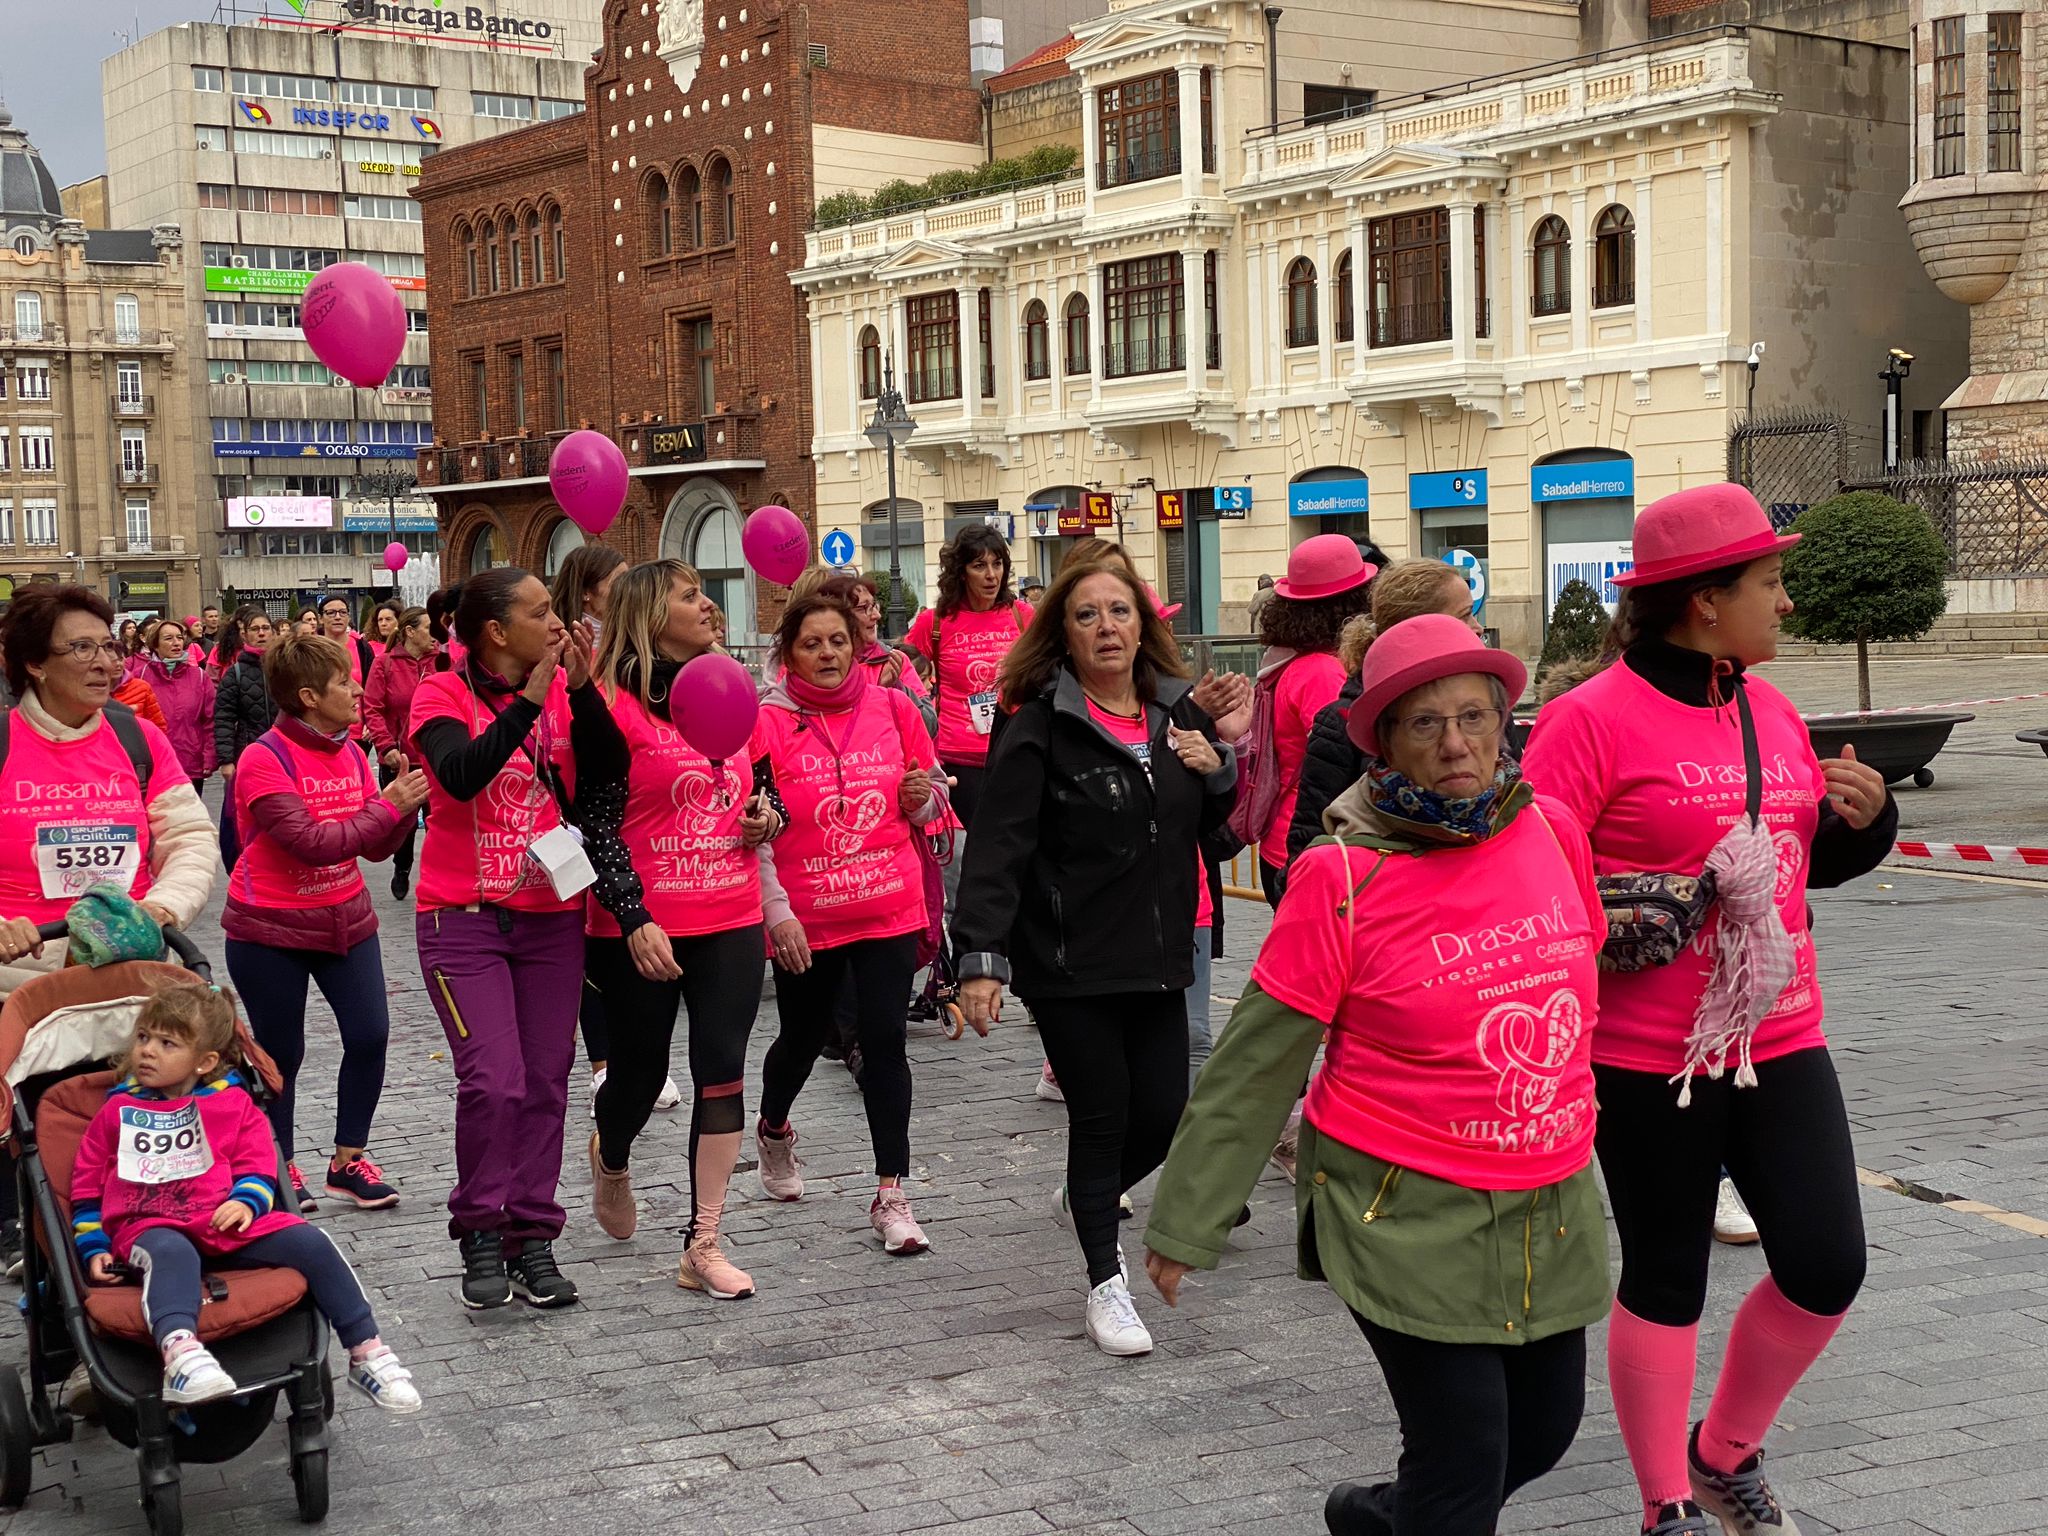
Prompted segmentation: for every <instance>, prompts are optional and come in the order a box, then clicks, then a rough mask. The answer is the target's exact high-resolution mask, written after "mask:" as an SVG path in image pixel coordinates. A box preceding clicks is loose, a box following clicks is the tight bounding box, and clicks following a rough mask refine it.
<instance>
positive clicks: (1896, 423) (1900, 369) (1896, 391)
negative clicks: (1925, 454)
mask: <svg viewBox="0 0 2048 1536" xmlns="http://www.w3.org/2000/svg"><path fill="white" fill-rule="evenodd" d="M1912 371H1913V354H1912V353H1910V352H1907V351H1905V350H1903V349H1902V348H1899V347H1893V348H1892V349H1891V352H1890V354H1889V355H1888V356H1887V357H1886V358H1885V360H1884V371H1883V372H1882V373H1880V374H1879V375H1878V377H1879V378H1880V379H1883V380H1884V468H1885V473H1886V474H1894V473H1896V472H1897V471H1898V467H1899V440H1900V426H1901V422H1900V419H1899V395H1900V391H1901V388H1902V387H1903V386H1904V384H1905V382H1906V375H1907V374H1909V373H1911V372H1912Z"/></svg>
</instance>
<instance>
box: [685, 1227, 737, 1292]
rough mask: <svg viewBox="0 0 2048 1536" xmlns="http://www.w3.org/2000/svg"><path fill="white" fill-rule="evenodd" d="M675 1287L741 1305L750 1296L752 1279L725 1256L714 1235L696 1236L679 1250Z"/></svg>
mask: <svg viewBox="0 0 2048 1536" xmlns="http://www.w3.org/2000/svg"><path fill="white" fill-rule="evenodd" d="M676 1284H677V1285H680V1286H681V1287H682V1288H683V1289H684V1290H686V1291H702V1292H703V1293H704V1294H705V1295H706V1296H709V1297H712V1298H713V1299H715V1300H718V1301H742V1300H744V1299H745V1298H747V1297H749V1296H751V1295H753V1294H754V1277H753V1276H752V1275H750V1274H748V1273H747V1272H746V1271H745V1270H743V1269H741V1268H740V1267H739V1266H738V1265H736V1264H734V1263H733V1262H732V1260H730V1259H728V1258H727V1257H726V1256H725V1251H724V1250H723V1249H722V1248H720V1247H719V1246H718V1234H717V1233H716V1232H703V1233H699V1234H698V1235H697V1236H696V1237H695V1238H693V1239H692V1240H691V1242H690V1245H689V1247H687V1248H685V1249H684V1250H683V1257H682V1260H681V1261H680V1262H679V1263H678V1264H677V1265H676Z"/></svg>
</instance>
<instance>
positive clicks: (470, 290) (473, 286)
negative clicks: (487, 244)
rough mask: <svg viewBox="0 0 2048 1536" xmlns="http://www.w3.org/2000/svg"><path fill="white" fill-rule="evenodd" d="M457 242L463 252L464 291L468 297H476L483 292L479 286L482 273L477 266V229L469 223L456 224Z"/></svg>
mask: <svg viewBox="0 0 2048 1536" xmlns="http://www.w3.org/2000/svg"><path fill="white" fill-rule="evenodd" d="M455 244H456V247H457V248H458V249H459V250H460V251H461V252H462V277H463V283H462V291H463V294H464V295H465V296H466V297H468V298H472V299H473V298H475V297H476V296H477V295H478V294H480V293H482V292H483V289H482V288H481V287H479V286H478V282H479V279H480V278H481V276H482V273H481V272H480V271H479V270H478V267H477V255H476V231H475V230H473V229H471V228H470V227H469V226H468V225H467V224H458V225H456V226H455Z"/></svg>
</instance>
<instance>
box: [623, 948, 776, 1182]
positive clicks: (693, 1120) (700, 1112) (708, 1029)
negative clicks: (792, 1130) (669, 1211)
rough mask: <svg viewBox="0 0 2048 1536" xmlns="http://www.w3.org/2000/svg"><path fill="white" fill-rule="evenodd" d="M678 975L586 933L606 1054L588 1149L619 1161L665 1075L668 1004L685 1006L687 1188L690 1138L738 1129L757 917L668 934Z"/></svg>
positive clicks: (755, 1000) (762, 953) (693, 1160)
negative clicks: (637, 961)
mask: <svg viewBox="0 0 2048 1536" xmlns="http://www.w3.org/2000/svg"><path fill="white" fill-rule="evenodd" d="M669 952H670V953H671V954H673V955H674V956H675V958H676V964H677V965H679V966H681V967H682V968H683V974H682V975H681V977H679V978H678V979H677V980H675V981H649V980H648V979H647V978H646V977H645V976H642V975H641V974H640V972H639V971H638V970H637V969H635V967H634V965H633V957H632V955H631V954H629V953H628V952H627V949H626V941H625V940H624V939H597V938H594V939H591V940H590V941H589V943H588V944H587V945H586V947H585V956H586V959H585V965H586V968H587V969H588V971H589V975H590V980H589V982H588V983H586V985H590V986H595V987H596V988H597V990H598V991H599V992H601V993H603V994H604V1003H605V1020H606V1024H607V1026H608V1032H609V1033H610V1035H611V1041H610V1045H611V1057H610V1059H609V1061H608V1063H607V1065H606V1070H605V1075H604V1086H603V1087H602V1088H600V1089H598V1090H597V1137H598V1154H599V1156H601V1157H602V1158H603V1159H604V1165H605V1167H607V1168H617V1169H624V1168H625V1167H626V1165H627V1161H628V1160H629V1159H630V1158H631V1157H632V1155H633V1139H634V1138H635V1137H636V1136H638V1135H639V1134H640V1132H641V1131H642V1130H643V1129H644V1128H645V1127H646V1125H647V1119H648V1117H649V1116H650V1115H652V1114H653V1113H654V1101H655V1100H656V1099H658V1098H660V1097H661V1085H662V1084H663V1083H664V1082H666V1081H667V1080H668V1061H669V1046H670V1043H671V1042H672V1041H673V1040H674V1038H675V1032H676V1009H677V1008H678V1007H679V1006H680V1007H684V1008H687V1009H689V1010H690V1043H689V1050H690V1088H691V1099H690V1186H691V1190H690V1192H691V1196H692V1207H691V1208H692V1209H693V1210H694V1209H695V1204H694V1201H695V1196H696V1193H697V1190H696V1183H697V1138H698V1137H700V1136H717V1135H728V1134H732V1133H734V1132H738V1131H740V1130H743V1129H745V1127H746V1118H747V1116H746V1104H745V1097H744V1089H745V1086H746V1071H747V1037H748V1036H749V1035H750V1034H752V1033H753V1030H754V1014H755V1012H756V1011H757V1010H758V1009H759V1008H760V1006H761V974H762V970H763V963H764V960H765V958H766V955H767V946H766V944H765V942H764V941H763V938H762V934H761V925H760V924H759V923H750V924H748V925H747V926H746V927H745V928H727V929H725V930H724V931H722V932H720V933H706V934H700V935H698V936H697V937H695V938H688V939H678V938H671V939H670V940H669Z"/></svg>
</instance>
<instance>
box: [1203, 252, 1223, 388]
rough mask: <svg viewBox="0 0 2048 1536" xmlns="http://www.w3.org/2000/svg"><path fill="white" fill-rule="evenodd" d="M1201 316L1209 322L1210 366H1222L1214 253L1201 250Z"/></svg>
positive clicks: (1220, 327)
mask: <svg viewBox="0 0 2048 1536" xmlns="http://www.w3.org/2000/svg"><path fill="white" fill-rule="evenodd" d="M1202 316H1203V318H1204V319H1205V320H1207V321H1208V323H1209V329H1208V348H1209V352H1208V357H1207V362H1208V364H1209V366H1210V367H1211V368H1221V367H1222V366H1223V328H1222V326H1220V325H1219V324H1218V323H1217V321H1216V253H1215V252H1214V251H1204V252H1202Z"/></svg>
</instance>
